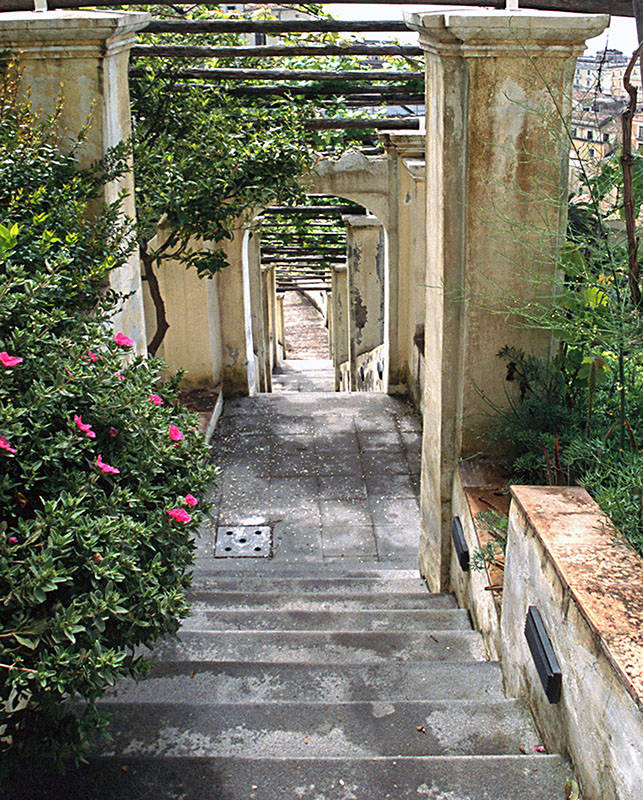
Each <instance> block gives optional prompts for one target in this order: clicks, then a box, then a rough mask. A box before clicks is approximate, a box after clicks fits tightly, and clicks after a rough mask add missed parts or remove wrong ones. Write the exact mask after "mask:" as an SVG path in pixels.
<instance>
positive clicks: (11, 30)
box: [0, 11, 150, 353]
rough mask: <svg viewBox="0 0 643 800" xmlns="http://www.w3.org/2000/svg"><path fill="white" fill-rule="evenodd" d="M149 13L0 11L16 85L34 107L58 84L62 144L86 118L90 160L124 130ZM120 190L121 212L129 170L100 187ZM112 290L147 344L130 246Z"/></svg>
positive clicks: (128, 328)
mask: <svg viewBox="0 0 643 800" xmlns="http://www.w3.org/2000/svg"><path fill="white" fill-rule="evenodd" d="M149 18H150V17H149V14H141V13H136V12H122V11H119V12H116V11H91V12H89V11H47V12H40V13H37V14H36V13H33V12H9V13H4V14H2V15H0V50H9V51H10V52H12V53H14V54H18V55H19V63H20V67H21V69H22V70H23V87H24V89H25V90H27V88H30V89H31V94H30V100H31V105H32V107H33V108H34V110H36V111H41V110H42V111H43V112H44V113H47V114H48V113H51V112H52V111H53V110H54V107H55V104H56V98H57V97H58V94H59V92H60V91H61V87H62V92H63V96H64V100H65V104H64V107H63V110H62V113H61V115H60V130H61V134H62V146H63V147H64V146H65V142H66V141H67V142H69V141H70V140H71V138H72V137H74V136H76V135H77V134H78V133H79V131H80V130H81V128H82V127H83V126H84V125H85V124H86V122H87V120H88V119H90V118H91V125H90V127H89V130H88V133H87V139H86V141H85V143H84V145H83V147H82V148H81V150H80V157H81V161H82V163H84V164H89V163H91V162H92V161H95V160H97V159H98V158H100V157H101V156H102V155H103V154H104V153H105V151H106V150H107V149H108V148H109V147H112V146H114V145H116V144H118V143H119V142H121V141H125V140H127V139H128V138H129V136H130V134H131V124H130V108H129V88H128V74H127V67H128V60H129V50H130V47H131V46H132V44H134V42H135V38H136V36H135V35H136V31H138V30H140V29H141V28H143V27H145V25H146V24H147V22H148V21H149ZM121 190H125V191H126V192H127V193H128V196H127V197H126V199H125V201H124V202H123V205H122V210H123V213H124V214H125V215H127V216H128V217H130V218H133V217H134V216H135V213H134V195H133V181H132V175H131V174H130V173H128V174H127V175H125V176H124V177H123V178H122V179H121V180H120V181H118V182H114V183H112V184H110V185H109V186H107V187H106V190H105V200H106V201H107V202H111V201H113V200H115V199H116V198H117V197H118V194H119V192H120V191H121ZM110 283H111V285H112V286H113V287H114V289H115V290H116V291H119V292H121V293H123V294H130V295H131V296H130V297H129V298H128V299H127V300H126V301H125V303H124V305H123V308H122V310H121V311H120V312H118V313H117V314H116V315H115V316H114V318H113V325H114V327H115V328H116V329H118V330H122V331H123V332H124V333H126V334H127V335H128V336H130V337H131V338H132V339H133V340H134V341H135V343H136V351H137V352H139V353H144V352H146V341H147V339H146V332H145V319H144V311H143V299H142V291H141V277H140V270H139V266H138V258H137V256H136V254H132V255H131V256H130V258H129V261H128V262H127V263H126V264H125V265H124V266H122V267H120V268H119V269H117V270H113V271H112V273H111V275H110Z"/></svg>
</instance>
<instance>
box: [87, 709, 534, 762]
mask: <svg viewBox="0 0 643 800" xmlns="http://www.w3.org/2000/svg"><path fill="white" fill-rule="evenodd" d="M101 710H103V711H107V712H108V713H110V714H112V715H113V716H112V725H111V726H110V733H111V739H110V741H108V742H106V741H102V742H99V749H98V751H97V752H98V753H102V754H109V755H118V756H123V755H127V756H139V757H141V756H143V757H145V756H147V757H149V756H156V757H158V756H163V757H184V758H185V757H204V756H209V755H212V754H213V753H216V754H217V757H219V758H225V757H227V758H235V757H236V758H245V759H256V758H266V759H267V758H278V759H281V758H323V759H326V758H342V757H346V756H347V754H350V758H351V759H355V758H373V757H377V756H427V755H434V756H439V755H487V754H488V755H502V754H511V753H513V754H516V755H519V754H520V752H521V750H520V748H522V749H523V751H528V752H531V749H532V747H534V746H537V745H539V744H540V738H539V736H538V734H537V733H536V730H535V728H534V725H533V723H532V722H531V720H530V719H529V716H528V715H527V714H526V713H525V707H524V705H523V704H522V703H519V702H518V701H515V700H513V701H512V700H501V701H496V702H494V703H491V702H488V701H487V702H480V701H469V702H463V701H434V702H432V703H426V702H417V701H410V702H401V703H400V702H395V703H393V702H388V701H372V702H362V703H337V704H334V705H332V706H330V705H328V704H323V703H277V704H252V705H245V704H244V705H239V704H230V705H228V704H223V703H221V704H218V705H217V708H216V714H213V713H212V706H211V705H208V704H203V703H199V704H195V705H187V704H181V705H179V706H177V705H174V704H172V703H168V702H163V703H161V702H157V703H155V704H154V705H148V706H147V708H146V712H147V713H146V714H144V715H142V714H140V711H139V709H137V708H136V707H132V706H124V705H123V704H122V703H120V704H114V705H111V704H110V703H104V704H102V706H101ZM418 729H420V730H418Z"/></svg>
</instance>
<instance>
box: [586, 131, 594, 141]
mask: <svg viewBox="0 0 643 800" xmlns="http://www.w3.org/2000/svg"><path fill="white" fill-rule="evenodd" d="M593 138H594V131H587V141H588V142H591V141H592V139H593Z"/></svg>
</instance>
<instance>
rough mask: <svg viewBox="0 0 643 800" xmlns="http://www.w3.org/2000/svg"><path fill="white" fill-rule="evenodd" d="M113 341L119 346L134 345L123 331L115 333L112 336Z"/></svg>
mask: <svg viewBox="0 0 643 800" xmlns="http://www.w3.org/2000/svg"><path fill="white" fill-rule="evenodd" d="M114 341H115V342H116V344H117V345H120V347H134V341H133V340H132V339H130V338H129V336H125V334H124V333H117V334H116V336H114Z"/></svg>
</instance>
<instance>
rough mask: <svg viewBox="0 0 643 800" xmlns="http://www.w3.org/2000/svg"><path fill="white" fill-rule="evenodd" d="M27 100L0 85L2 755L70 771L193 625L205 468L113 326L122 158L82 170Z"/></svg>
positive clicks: (148, 372) (180, 418)
mask: <svg viewBox="0 0 643 800" xmlns="http://www.w3.org/2000/svg"><path fill="white" fill-rule="evenodd" d="M17 83H18V79H17V76H16V75H15V73H13V72H11V73H9V75H8V76H6V77H5V80H4V83H0V731H1V732H2V739H1V740H0V752H4V753H5V755H6V752H7V751H8V750H9V749H12V750H13V751H14V752H15V751H18V750H20V751H25V752H28V751H30V750H36V751H37V752H43V750H49V751H51V752H54V753H56V754H57V755H61V756H62V755H66V754H68V753H70V752H71V753H78V752H79V751H80V747H81V745H82V741H83V739H84V737H85V735H86V733H87V732H88V730H89V729H91V728H93V727H96V726H98V725H100V724H101V722H102V720H101V717H100V715H98V714H97V713H96V711H95V707H94V701H95V700H96V699H97V698H98V697H100V696H101V694H103V693H104V691H105V689H106V688H107V687H108V686H110V685H112V684H113V683H114V682H115V680H116V679H117V678H119V677H121V676H125V675H132V676H138V675H143V674H144V673H145V672H146V662H145V660H144V659H143V658H142V657H141V656H140V655H138V654H137V650H136V648H137V646H139V645H141V644H143V643H145V644H148V643H152V642H153V641H154V640H155V639H157V638H158V637H160V636H163V635H164V634H167V633H173V632H175V631H176V630H177V628H178V625H179V622H180V619H181V618H182V617H184V616H185V615H186V614H187V611H188V606H187V603H186V600H185V597H184V590H185V589H186V588H187V587H188V585H189V574H188V573H187V572H186V571H187V569H188V567H189V565H190V563H191V561H192V557H193V542H192V539H191V534H192V533H193V532H194V529H195V527H196V525H197V524H198V522H199V519H200V517H201V515H202V512H203V509H204V504H203V503H199V505H198V506H197V508H196V509H194V508H193V507H192V505H193V504H194V502H195V497H194V496H196V497H197V498H198V497H200V495H201V493H202V492H203V491H204V489H205V487H206V485H207V483H208V482H209V481H210V480H211V478H212V476H213V468H212V467H211V466H209V465H208V464H207V452H206V448H205V444H204V442H203V439H202V438H201V437H200V436H199V434H198V431H197V427H196V420H195V418H194V417H193V415H191V414H189V413H188V412H187V411H186V410H185V409H183V408H182V407H181V406H180V405H178V404H177V400H176V396H177V386H178V380H179V377H180V376H177V377H176V378H175V379H174V380H172V381H171V382H169V383H162V382H161V380H160V378H159V374H160V369H161V363H160V362H158V361H146V360H144V359H143V358H141V357H136V358H132V357H131V355H130V353H131V347H130V342H129V340H128V339H127V337H123V336H122V335H116V336H114V334H113V332H112V331H110V330H109V328H108V326H107V324H106V319H107V317H108V316H109V314H110V313H111V312H113V310H114V309H115V307H116V306H117V303H118V298H117V297H116V296H115V295H114V293H113V292H111V291H109V290H107V289H106V288H105V279H106V276H107V274H108V273H109V271H110V270H111V269H114V268H117V267H118V266H119V265H121V264H122V263H123V261H124V259H125V258H126V256H127V254H128V252H129V249H130V241H129V239H130V238H131V237H130V235H129V234H130V231H129V229H128V225H127V223H126V222H123V221H119V216H118V203H115V204H113V205H111V206H106V207H104V208H103V209H102V211H100V212H99V213H98V214H95V215H94V217H93V219H92V220H88V219H86V217H85V214H86V211H87V207H88V204H89V203H92V208H93V209H95V208H99V207H100V197H101V195H102V189H103V185H104V182H105V181H106V180H108V179H110V178H111V177H113V176H114V175H116V174H118V172H119V170H121V169H122V168H123V166H124V155H125V153H124V152H123V151H122V150H116V151H113V152H111V153H110V154H109V155H108V157H106V158H105V159H104V161H103V162H102V163H100V164H98V165H96V166H95V167H94V168H92V169H87V170H81V169H79V167H78V163H77V157H76V149H77V147H75V148H73V149H72V151H71V152H70V153H67V154H60V153H59V152H58V149H57V142H56V139H55V133H54V132H55V129H56V124H57V114H54V115H53V116H52V117H50V118H48V119H41V120H36V119H34V118H33V117H32V115H31V113H30V112H29V111H28V109H27V107H26V105H25V104H23V103H22V102H21V101H20V100H19V99H18V93H17ZM77 144H79V143H77ZM168 511H173V515H170V514H169V513H168ZM195 512H196V513H195ZM75 696H77V697H78V696H79V697H81V698H84V699H85V700H86V701H87V705H86V706H85V705H83V706H80V705H78V707H76V706H73V707H72V706H70V704H69V702H68V701H69V699H71V698H73V697H75ZM79 709H81V710H79Z"/></svg>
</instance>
